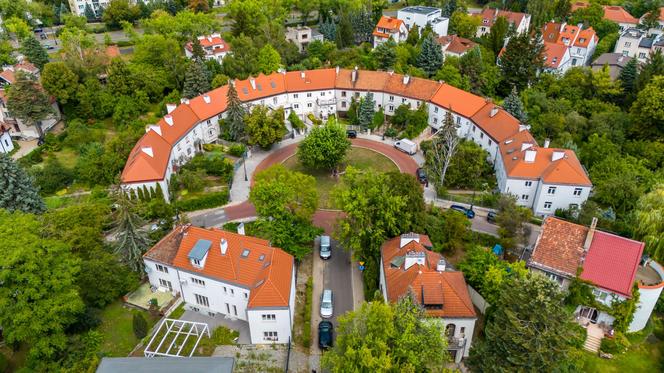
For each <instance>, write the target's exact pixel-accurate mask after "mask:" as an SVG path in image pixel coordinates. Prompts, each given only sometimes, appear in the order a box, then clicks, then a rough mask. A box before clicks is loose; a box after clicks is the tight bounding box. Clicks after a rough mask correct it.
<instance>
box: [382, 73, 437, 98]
mask: <svg viewBox="0 0 664 373" xmlns="http://www.w3.org/2000/svg"><path fill="white" fill-rule="evenodd" d="M440 85H441V84H440V83H438V82H435V81H433V80H429V79H422V78H415V77H412V76H411V77H410V78H409V80H408V84H404V75H401V74H396V73H393V74H391V75H390V77H389V78H388V80H387V83H386V84H385V91H386V92H389V93H394V94H397V95H400V96H405V97H410V98H412V99H415V100H423V101H428V100H430V99H431V97H432V96H433V95H434V94H435V93H436V91H437V90H438V87H440Z"/></svg>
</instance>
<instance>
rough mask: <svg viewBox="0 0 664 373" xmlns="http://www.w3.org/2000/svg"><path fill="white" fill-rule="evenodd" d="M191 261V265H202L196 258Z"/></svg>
mask: <svg viewBox="0 0 664 373" xmlns="http://www.w3.org/2000/svg"><path fill="white" fill-rule="evenodd" d="M191 263H192V264H193V265H195V266H196V267H202V266H201V261H200V260H198V259H192V260H191Z"/></svg>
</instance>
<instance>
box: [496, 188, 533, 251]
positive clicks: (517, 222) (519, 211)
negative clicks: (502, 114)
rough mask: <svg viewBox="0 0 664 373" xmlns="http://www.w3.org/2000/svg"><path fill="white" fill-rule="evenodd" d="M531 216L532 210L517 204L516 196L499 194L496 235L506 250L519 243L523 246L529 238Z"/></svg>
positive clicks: (512, 248) (515, 246) (513, 247)
mask: <svg viewBox="0 0 664 373" xmlns="http://www.w3.org/2000/svg"><path fill="white" fill-rule="evenodd" d="M532 216H533V212H532V210H530V209H529V208H526V207H523V206H519V205H517V203H516V196H513V195H511V194H501V195H500V198H499V199H498V216H497V217H496V224H498V235H499V236H500V241H501V243H502V245H503V247H505V248H506V249H508V250H514V249H516V248H517V247H518V246H519V245H521V246H525V245H527V244H528V241H529V240H530V233H531V230H532V228H531V227H530V225H529V224H528V222H529V221H530V219H531V218H532Z"/></svg>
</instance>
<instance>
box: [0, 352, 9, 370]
mask: <svg viewBox="0 0 664 373" xmlns="http://www.w3.org/2000/svg"><path fill="white" fill-rule="evenodd" d="M7 368H9V361H8V360H7V357H6V356H5V354H3V353H2V352H0V372H6V371H7Z"/></svg>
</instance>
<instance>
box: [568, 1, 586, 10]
mask: <svg viewBox="0 0 664 373" xmlns="http://www.w3.org/2000/svg"><path fill="white" fill-rule="evenodd" d="M588 6H589V4H588V3H584V2H583V1H577V2H575V3H574V4H572V7H571V9H570V11H571V12H575V11H577V10H579V9H584V8H587V7H588Z"/></svg>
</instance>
